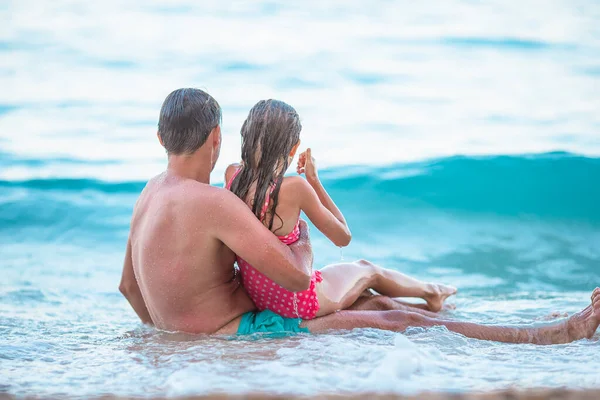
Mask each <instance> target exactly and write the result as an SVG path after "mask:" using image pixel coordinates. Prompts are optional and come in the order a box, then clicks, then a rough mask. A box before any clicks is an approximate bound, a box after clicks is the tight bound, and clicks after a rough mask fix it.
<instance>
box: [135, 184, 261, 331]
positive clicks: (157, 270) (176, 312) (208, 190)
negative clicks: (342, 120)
mask: <svg viewBox="0 0 600 400" xmlns="http://www.w3.org/2000/svg"><path fill="white" fill-rule="evenodd" d="M215 190H221V189H217V188H214V187H211V186H210V185H208V184H202V183H199V182H197V181H194V180H190V179H182V178H179V177H174V176H169V175H167V174H162V175H159V176H157V177H155V178H154V179H152V180H151V181H150V182H149V183H148V185H147V186H146V188H145V189H144V191H143V192H142V194H141V196H140V198H139V200H138V202H137V204H136V207H135V210H134V213H133V219H132V223H131V236H130V241H131V256H132V257H131V258H132V263H133V270H134V272H135V277H136V280H137V282H138V284H139V287H140V290H141V293H142V296H143V298H144V302H145V303H146V306H147V308H148V312H149V314H150V316H151V318H152V321H153V322H154V324H155V325H156V327H157V328H160V329H165V330H181V331H186V332H193V333H214V332H216V331H218V330H219V329H220V328H222V327H223V326H225V325H226V324H228V323H229V322H231V321H232V320H234V319H235V318H237V317H238V316H240V315H241V314H243V313H245V312H247V311H251V310H253V309H254V304H253V303H252V301H251V300H250V299H249V297H248V295H247V294H246V292H245V291H244V289H243V288H242V286H241V285H240V282H239V279H238V277H237V276H236V275H235V271H234V267H233V263H234V259H235V256H234V254H233V252H232V251H231V250H230V249H229V248H228V247H227V246H225V244H223V242H221V241H220V240H219V239H217V238H216V237H215V235H214V231H215V230H214V229H213V228H214V224H216V223H219V221H218V219H215V218H214V215H213V214H214V213H211V212H210V207H208V210H207V209H203V206H205V205H206V204H203V203H209V202H212V201H213V200H209V199H210V198H211V197H214V191H215ZM203 198H206V202H203Z"/></svg>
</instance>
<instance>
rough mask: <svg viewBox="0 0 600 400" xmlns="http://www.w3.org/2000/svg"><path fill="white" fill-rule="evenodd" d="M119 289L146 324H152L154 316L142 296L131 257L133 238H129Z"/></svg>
mask: <svg viewBox="0 0 600 400" xmlns="http://www.w3.org/2000/svg"><path fill="white" fill-rule="evenodd" d="M119 291H120V292H121V293H122V294H123V296H125V298H126V299H127V301H129V304H131V307H133V310H134V311H135V313H136V314H137V315H138V317H140V319H141V320H142V322H143V323H144V324H152V318H151V317H150V313H148V308H147V307H146V303H145V302H144V298H143V297H142V292H141V291H140V287H139V286H138V283H137V280H136V279H135V274H134V272H133V259H132V258H131V238H128V239H127V250H126V251H125V261H124V262H123V274H122V276H121V284H120V285H119Z"/></svg>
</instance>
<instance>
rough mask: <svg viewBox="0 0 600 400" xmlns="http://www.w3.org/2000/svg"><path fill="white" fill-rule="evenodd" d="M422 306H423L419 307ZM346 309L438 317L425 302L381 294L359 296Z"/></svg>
mask: <svg viewBox="0 0 600 400" xmlns="http://www.w3.org/2000/svg"><path fill="white" fill-rule="evenodd" d="M421 306H423V307H421ZM346 310H354V311H392V310H400V311H407V312H414V313H417V314H421V315H425V316H428V317H431V318H439V317H440V316H439V314H438V313H434V312H431V311H429V308H427V305H426V304H412V303H405V302H403V301H400V300H397V299H392V298H391V297H387V296H383V295H375V296H361V297H359V298H358V300H356V301H355V302H354V304H352V305H351V306H350V307H348V308H347V309H346Z"/></svg>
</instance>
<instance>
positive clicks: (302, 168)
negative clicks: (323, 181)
mask: <svg viewBox="0 0 600 400" xmlns="http://www.w3.org/2000/svg"><path fill="white" fill-rule="evenodd" d="M296 172H298V174H299V175H302V174H306V180H307V181H308V182H309V183H311V182H316V181H318V180H319V173H318V171H317V163H316V161H315V159H314V157H313V156H312V151H311V149H310V148H308V149H306V151H304V152H302V153H300V156H299V157H298V166H297V167H296Z"/></svg>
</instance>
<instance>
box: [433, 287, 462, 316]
mask: <svg viewBox="0 0 600 400" xmlns="http://www.w3.org/2000/svg"><path fill="white" fill-rule="evenodd" d="M428 286H429V287H428V291H429V293H428V294H427V295H426V296H425V301H426V302H427V306H428V307H429V310H430V311H433V312H439V311H441V309H442V308H443V306H444V301H446V299H447V298H448V297H450V296H452V295H454V294H456V292H457V289H456V288H455V287H454V286H447V285H442V284H440V283H430V284H429V285H428Z"/></svg>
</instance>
